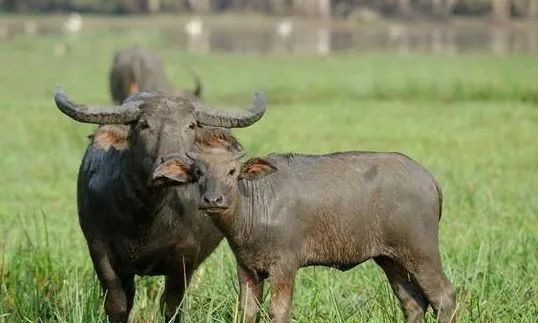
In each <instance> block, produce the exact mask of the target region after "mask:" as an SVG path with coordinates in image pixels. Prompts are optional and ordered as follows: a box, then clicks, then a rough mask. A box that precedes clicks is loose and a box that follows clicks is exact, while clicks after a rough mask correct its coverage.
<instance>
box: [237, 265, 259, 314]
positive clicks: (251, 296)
mask: <svg viewBox="0 0 538 323" xmlns="http://www.w3.org/2000/svg"><path fill="white" fill-rule="evenodd" d="M237 277H238V279H239V306H240V309H241V315H242V316H241V318H242V320H241V322H245V323H255V322H257V321H258V312H259V310H260V304H261V302H262V297H263V280H261V279H260V278H259V277H258V276H257V275H256V274H255V273H252V272H247V271H245V270H243V269H242V268H241V267H239V266H237Z"/></svg>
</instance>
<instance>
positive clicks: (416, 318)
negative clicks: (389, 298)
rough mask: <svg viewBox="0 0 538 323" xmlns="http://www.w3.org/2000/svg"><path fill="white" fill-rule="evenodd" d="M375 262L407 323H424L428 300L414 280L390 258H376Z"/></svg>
mask: <svg viewBox="0 0 538 323" xmlns="http://www.w3.org/2000/svg"><path fill="white" fill-rule="evenodd" d="M374 260H375V262H376V263H377V264H378V265H379V266H380V267H381V268H382V269H383V271H384V272H385V275H386V276H387V278H388V280H389V283H390V286H391V287H392V290H393V291H394V294H395V295H396V297H397V298H398V300H399V301H400V304H401V306H402V309H403V311H404V313H405V322H406V323H416V322H423V321H424V315H425V314H426V310H427V309H428V300H427V299H426V297H425V296H424V293H423V292H422V290H421V289H420V287H419V286H418V285H417V283H416V281H415V280H414V278H413V277H412V276H411V275H410V274H409V273H408V272H407V271H406V270H405V269H404V268H403V267H402V266H401V265H399V264H398V263H396V262H395V261H394V260H392V259H390V258H389V257H385V256H380V257H376V258H375V259H374Z"/></svg>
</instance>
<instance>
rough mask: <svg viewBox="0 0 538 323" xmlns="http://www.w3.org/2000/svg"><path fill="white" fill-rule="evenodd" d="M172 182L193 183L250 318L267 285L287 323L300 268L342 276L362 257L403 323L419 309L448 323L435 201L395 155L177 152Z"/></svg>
mask: <svg viewBox="0 0 538 323" xmlns="http://www.w3.org/2000/svg"><path fill="white" fill-rule="evenodd" d="M187 154H188V155H189V156H190V157H191V158H192V159H193V160H195V164H194V166H192V168H190V169H189V166H187V165H186V163H184V162H182V161H181V158H178V160H177V161H176V163H177V164H178V167H176V168H175V169H174V172H175V176H177V177H178V178H182V181H183V182H192V181H198V184H199V187H200V208H201V209H204V210H205V212H206V213H207V214H208V215H209V217H210V218H211V219H212V221H213V222H214V223H215V224H216V225H217V227H218V228H219V229H220V230H221V231H222V232H223V233H224V235H225V236H226V238H227V240H228V242H229V243H230V246H231V247H232V250H233V251H234V253H235V256H236V259H237V262H238V265H239V266H238V268H239V278H240V286H241V298H240V299H241V306H242V308H243V311H244V314H245V318H246V320H247V321H248V322H254V321H255V320H256V316H257V312H258V304H260V303H261V301H262V299H261V297H262V292H263V280H264V279H265V278H267V277H269V278H270V280H271V290H272V292H271V311H270V315H271V318H272V320H273V322H288V321H289V317H290V311H291V303H292V294H293V286H294V281H295V275H296V273H297V270H298V269H299V268H301V267H305V266H312V265H323V266H330V267H335V268H338V269H340V270H347V269H350V268H353V267H354V266H356V265H358V264H360V263H362V262H364V261H366V260H368V259H374V260H375V262H376V263H377V264H378V265H379V266H380V267H381V268H382V269H383V270H384V271H385V274H386V276H387V278H388V279H389V281H390V284H391V286H392V288H393V290H394V293H395V294H396V296H397V297H398V299H399V300H400V302H401V305H402V308H403V309H404V312H405V314H406V317H407V322H420V321H422V320H423V318H424V314H425V312H426V309H427V306H428V304H430V305H431V306H432V307H433V309H434V310H435V311H436V312H437V314H438V320H439V322H443V323H447V322H450V321H452V320H453V315H454V310H455V305H456V298H455V297H456V296H455V292H454V288H453V287H452V285H451V283H450V281H449V280H448V279H447V277H446V276H445V274H444V272H443V268H442V265H441V257H440V255H439V245H438V238H437V236H438V226H439V219H440V217H441V204H442V195H441V189H440V188H439V186H438V185H437V183H436V181H435V180H434V178H433V177H432V176H431V175H430V173H429V172H428V171H427V170H426V169H424V167H422V166H421V165H420V164H418V163H417V162H415V161H413V160H412V159H410V158H408V157H406V156H404V155H402V154H398V153H373V152H344V153H332V154H327V155H298V154H285V155H278V154H275V155H269V156H268V157H266V158H264V159H262V158H253V159H251V160H249V161H247V162H245V163H244V164H241V162H240V161H239V160H238V159H236V158H235V157H234V154H233V153H231V152H230V151H226V150H219V149H217V150H212V151H209V152H203V153H202V154H201V155H199V156H195V155H193V154H192V153H187Z"/></svg>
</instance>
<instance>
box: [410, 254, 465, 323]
mask: <svg viewBox="0 0 538 323" xmlns="http://www.w3.org/2000/svg"><path fill="white" fill-rule="evenodd" d="M407 254H410V255H414V259H408V261H407V262H406V263H407V264H408V265H406V268H407V269H408V271H409V272H411V273H413V276H414V278H415V280H416V282H417V283H418V285H419V286H420V288H421V289H422V291H423V292H424V294H425V295H426V297H427V298H428V301H429V303H430V305H431V306H432V307H433V310H434V311H435V313H436V314H437V320H438V322H440V323H449V322H455V321H456V319H455V310H456V292H455V290H454V287H452V284H451V283H450V281H449V280H448V279H447V277H446V275H445V273H444V272H443V268H442V265H441V257H440V255H439V251H438V250H437V249H436V248H435V250H434V248H432V249H431V250H426V251H425V250H414V251H413V252H410V253H407Z"/></svg>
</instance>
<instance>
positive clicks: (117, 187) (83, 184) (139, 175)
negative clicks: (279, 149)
mask: <svg viewBox="0 0 538 323" xmlns="http://www.w3.org/2000/svg"><path fill="white" fill-rule="evenodd" d="M54 99H55V101H56V105H57V106H58V108H59V109H60V110H61V111H62V112H63V113H65V114H66V115H68V116H69V117H71V118H72V119H74V120H76V121H79V122H86V123H94V124H101V125H104V126H101V127H99V128H98V129H97V131H96V132H95V134H94V135H93V136H92V138H91V142H90V144H89V146H88V148H87V150H86V153H85V155H84V158H83V159H82V164H81V166H80V170H79V175H78V192H77V193H78V212H79V220H80V226H81V228H82V231H83V233H84V236H85V238H86V240H87V243H88V248H89V251H90V256H91V258H92V262H93V265H94V268H95V271H96V273H97V276H98V278H99V280H100V282H101V285H102V287H103V290H104V291H106V299H105V304H104V305H105V312H106V314H107V315H108V317H109V319H110V321H111V322H113V323H117V322H127V320H128V317H129V312H130V310H131V308H132V305H133V299H134V293H135V286H134V275H135V274H136V275H142V276H144V275H165V276H166V284H165V291H164V294H163V297H162V301H163V303H164V304H165V316H166V319H167V322H168V320H170V319H171V318H172V317H173V316H174V314H175V311H176V310H177V309H178V306H179V305H180V303H181V301H182V298H183V294H184V291H185V289H186V287H187V284H188V282H189V280H190V278H191V275H192V273H193V271H194V270H195V269H196V268H197V267H198V265H200V263H201V262H202V261H203V260H204V259H205V258H206V257H207V256H208V255H209V254H210V253H211V252H212V251H213V250H214V249H215V247H216V246H217V245H218V243H219V242H220V241H221V240H222V234H221V233H220V232H219V231H218V230H217V229H216V228H215V226H214V225H213V224H212V223H211V221H209V219H205V218H204V217H203V216H201V215H199V214H198V213H199V211H198V204H197V200H198V196H197V195H198V193H197V192H198V188H197V187H196V186H194V185H186V186H182V187H175V186H174V187H173V186H172V185H176V184H178V183H181V182H182V181H181V179H179V178H177V177H176V176H175V174H174V172H175V171H176V170H175V168H176V167H180V165H178V164H177V163H175V162H174V161H173V160H169V159H167V158H165V156H169V155H170V156H177V157H181V156H185V153H186V152H188V151H193V150H197V149H201V148H202V147H206V148H207V147H219V148H221V149H226V150H229V151H230V152H238V151H240V150H241V149H242V148H241V145H240V144H239V142H237V140H236V139H235V138H234V137H233V135H232V134H231V132H230V131H229V130H227V129H223V128H211V127H225V128H232V127H247V126H249V125H251V124H253V123H254V122H256V121H257V120H258V119H260V118H261V117H262V115H263V114H264V112H265V102H264V99H263V97H262V96H260V95H257V97H256V100H255V102H254V105H253V106H252V107H251V108H249V109H248V110H246V111H239V112H223V111H218V110H214V109H212V108H209V107H206V106H204V105H201V104H200V103H198V102H197V101H196V100H193V99H190V98H186V97H178V96H163V95H156V94H151V93H144V92H140V93H137V94H136V95H134V96H132V97H130V98H128V99H127V100H125V102H124V103H123V104H122V105H121V106H112V107H88V106H85V105H80V104H76V103H73V102H71V101H70V100H69V99H68V98H67V97H66V96H65V95H64V94H62V92H61V91H58V92H57V93H56V94H55V97H54ZM176 320H179V315H177V316H176Z"/></svg>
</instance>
